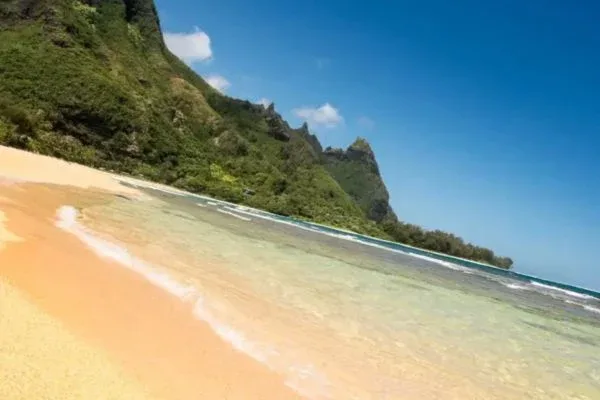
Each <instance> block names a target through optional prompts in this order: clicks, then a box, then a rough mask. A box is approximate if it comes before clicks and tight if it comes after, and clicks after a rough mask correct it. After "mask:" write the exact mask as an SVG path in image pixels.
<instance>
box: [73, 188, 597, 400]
mask: <svg viewBox="0 0 600 400" xmlns="http://www.w3.org/2000/svg"><path fill="white" fill-rule="evenodd" d="M197 203H200V205H198V204H197ZM224 211H225V212H224ZM82 223H83V225H85V226H86V227H88V228H89V229H91V230H93V232H94V234H95V235H97V236H98V237H100V238H103V240H104V241H105V242H103V243H107V242H110V243H113V244H119V246H121V247H123V248H126V249H128V251H129V253H128V254H129V256H130V258H127V259H122V260H121V262H124V263H125V264H127V263H131V264H132V265H133V264H134V263H135V266H136V267H137V268H138V272H140V273H145V274H152V276H154V278H153V279H155V280H156V281H157V282H159V281H160V282H163V283H164V282H167V283H164V286H163V288H165V290H171V289H172V290H171V291H172V293H174V294H176V295H178V296H180V297H181V298H182V301H190V293H193V298H192V300H191V301H192V302H193V311H194V313H195V315H196V317H198V318H200V319H203V320H205V321H207V322H208V323H209V324H210V325H211V326H212V327H213V328H214V329H215V330H216V331H217V333H218V334H219V335H221V336H222V337H223V338H224V339H225V340H228V341H229V342H230V343H232V345H234V346H235V347H236V348H238V349H239V350H240V351H244V352H246V353H247V354H249V355H250V356H252V357H254V358H256V359H258V360H260V361H261V362H263V363H264V364H265V365H267V366H269V367H270V368H272V369H274V370H275V371H277V372H279V373H280V374H281V376H282V379H284V380H285V381H286V383H287V384H288V385H290V386H291V387H293V388H295V389H296V390H298V391H299V392H300V393H302V394H304V395H306V397H309V398H314V399H327V398H333V399H399V398H402V399H598V398H600V313H599V312H600V301H598V300H597V299H595V298H593V297H590V296H587V295H581V294H579V293H570V292H568V291H560V290H556V289H555V288H552V287H542V286H540V284H539V283H538V284H537V285H534V284H531V283H528V282H523V281H521V280H512V279H510V278H509V277H505V276H497V275H493V274H487V273H484V272H481V271H475V270H469V269H465V268H463V267H459V266H456V265H453V264H449V263H445V264H444V263H439V262H438V263H434V262H431V260H427V259H423V258H418V257H414V256H409V255H406V254H402V253H399V252H390V251H387V250H383V249H379V248H376V247H373V246H365V245H363V244H360V243H356V242H355V241H350V240H342V239H340V238H336V237H331V236H326V235H323V234H320V233H316V232H312V231H309V230H306V229H298V228H297V227H294V226H290V225H287V224H280V223H276V222H272V221H268V220H265V219H262V218H257V217H255V216H252V215H250V214H245V213H240V212H235V209H227V208H225V207H220V206H218V205H216V203H213V202H206V201H200V200H192V199H186V198H182V197H175V196H169V195H166V194H162V195H158V198H156V199H154V200H152V201H131V200H127V199H123V198H117V197H115V199H114V201H113V202H111V203H109V204H104V205H101V206H93V207H90V208H87V209H85V210H83V213H82ZM90 232H92V231H87V233H88V234H90ZM99 246H101V244H100V245H99ZM108 251H110V249H108ZM112 251H113V253H114V251H115V250H114V248H113V249H112ZM134 259H135V260H137V261H132V260H134ZM123 260H125V261H123ZM128 260H129V261H128ZM130 267H131V265H130ZM160 282H159V283H160ZM190 290H191V291H192V292H190Z"/></svg>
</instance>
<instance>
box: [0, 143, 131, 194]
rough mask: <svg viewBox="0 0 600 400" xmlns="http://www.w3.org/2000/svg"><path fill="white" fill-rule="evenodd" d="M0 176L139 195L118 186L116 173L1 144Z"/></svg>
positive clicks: (129, 189)
mask: <svg viewBox="0 0 600 400" xmlns="http://www.w3.org/2000/svg"><path fill="white" fill-rule="evenodd" d="M0 176H2V177H4V178H8V179H15V180H21V181H27V182H39V183H54V184H59V185H70V186H76V187H80V188H90V187H94V188H98V189H103V190H106V191H110V192H114V193H123V194H131V195H139V192H138V191H137V190H135V189H131V188H128V187H126V186H123V185H121V184H120V183H119V182H118V181H117V180H116V179H115V175H113V174H109V173H108V172H103V171H99V170H96V169H93V168H89V167H85V166H83V165H79V164H75V163H70V162H67V161H62V160H58V159H56V158H52V157H47V156H42V155H39V154H33V153H28V152H26V151H23V150H17V149H13V148H10V147H4V146H0Z"/></svg>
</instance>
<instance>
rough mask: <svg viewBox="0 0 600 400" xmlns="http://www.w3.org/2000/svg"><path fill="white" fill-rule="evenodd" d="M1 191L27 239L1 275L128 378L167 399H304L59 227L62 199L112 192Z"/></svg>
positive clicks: (183, 308) (182, 307) (14, 246)
mask: <svg viewBox="0 0 600 400" xmlns="http://www.w3.org/2000/svg"><path fill="white" fill-rule="evenodd" d="M0 173H2V170H1V169H0ZM0 192H1V194H2V196H1V197H0V210H2V211H3V214H5V217H6V221H5V222H4V224H3V226H4V227H5V229H4V231H7V232H10V235H12V236H11V237H16V236H18V237H20V238H22V240H21V241H18V242H5V244H6V246H5V248H4V249H3V250H1V251H0V283H2V284H3V285H6V284H7V285H10V287H14V288H15V290H16V291H18V292H19V293H23V295H24V296H25V297H26V298H28V301H29V302H30V303H31V304H32V305H33V306H34V307H36V308H37V309H39V310H42V312H43V313H45V314H46V315H47V316H49V317H51V318H53V319H55V320H57V321H60V323H61V324H63V325H64V326H65V327H66V329H67V331H68V332H70V333H71V334H73V335H74V336H75V337H77V338H78V339H81V340H83V341H84V342H85V343H87V344H88V345H90V346H92V347H93V348H97V349H100V350H101V351H106V352H108V354H110V356H111V357H112V358H113V359H114V360H115V362H116V366H115V368H121V369H122V370H124V371H126V373H127V379H129V380H132V381H140V382H143V383H144V387H145V388H147V389H148V390H149V392H150V393H152V394H154V395H156V396H157V397H158V398H164V399H177V400H179V399H182V400H183V399H190V398H198V396H201V397H202V398H228V399H240V400H241V399H300V396H299V395H297V394H296V393H295V392H293V391H292V389H290V388H288V387H287V386H285V384H284V379H283V377H282V376H279V375H277V374H276V373H274V372H272V371H270V370H269V369H268V367H266V366H265V365H262V364H260V363H258V362H257V361H255V360H253V359H251V358H250V357H249V356H247V355H246V354H243V353H241V352H239V351H237V350H235V349H234V348H233V347H232V346H231V345H230V344H229V343H227V342H225V341H223V340H222V339H221V338H219V337H218V336H217V334H216V333H215V332H214V331H213V330H212V329H211V328H210V327H209V326H208V324H206V323H204V322H202V321H200V320H197V319H195V318H194V317H193V315H192V313H191V310H190V307H189V305H187V304H184V303H183V302H181V301H180V300H179V299H176V298H175V297H174V296H172V295H170V294H168V293H166V292H164V291H163V290H161V289H159V288H157V287H155V286H153V285H152V284H151V283H149V282H148V281H147V280H145V279H144V278H143V277H141V276H139V275H138V274H136V273H135V272H132V271H129V270H127V269H126V268H123V267H122V266H120V265H117V264H115V263H114V262H110V261H108V260H105V259H102V258H100V257H98V256H97V255H96V254H94V253H93V251H92V250H91V249H88V248H87V247H86V246H85V245H84V244H83V243H81V242H80V241H79V239H77V238H76V237H75V236H74V235H72V234H69V233H67V232H64V231H62V230H61V229H59V228H58V227H56V226H55V219H56V215H55V214H56V211H57V210H58V208H59V207H60V206H62V205H65V204H73V205H76V206H77V205H82V204H93V203H94V202H98V201H106V196H111V195H110V194H106V193H102V192H98V191H96V192H94V191H91V190H89V189H85V190H82V189H81V188H68V187H60V186H56V185H40V184H35V183H13V184H10V185H8V186H6V185H4V186H0ZM113 193H114V192H113ZM4 236H7V237H8V235H4ZM3 239H4V238H3ZM0 301H3V300H0ZM15 345H18V343H15ZM51 345H52V344H51V343H50V346H51ZM72 367H74V368H77V365H73V366H72ZM0 368H2V365H1V364H0ZM32 368H33V366H32ZM30 384H31V385H32V387H31V389H35V387H36V383H35V382H30ZM0 393H2V392H1V391H0ZM17 398H18V397H17ZM60 398H63V397H60ZM64 398H68V396H67V395H66V394H65V397H64ZM128 398H129V397H128Z"/></svg>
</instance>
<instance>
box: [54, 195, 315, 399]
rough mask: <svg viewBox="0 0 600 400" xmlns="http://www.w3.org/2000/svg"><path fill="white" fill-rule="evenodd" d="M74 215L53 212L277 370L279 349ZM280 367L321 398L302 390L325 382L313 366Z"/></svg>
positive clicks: (67, 210) (60, 223) (101, 251)
mask: <svg viewBox="0 0 600 400" xmlns="http://www.w3.org/2000/svg"><path fill="white" fill-rule="evenodd" d="M77 217H78V212H77V210H76V209H75V208H74V207H72V206H62V207H60V208H59V209H58V211H57V219H56V226H57V227H59V228H61V229H63V230H65V231H66V232H69V233H71V234H73V235H75V236H76V237H77V238H79V240H81V241H82V242H83V243H84V244H86V245H87V246H88V247H89V248H90V249H92V250H93V251H94V252H95V253H96V254H98V255H99V256H100V257H103V258H106V259H109V260H111V261H115V262H117V263H119V264H120V265H122V266H124V267H126V268H128V269H130V270H132V271H134V272H136V273H138V274H140V275H142V276H143V277H144V278H146V279H147V280H148V281H149V282H150V283H152V284H153V285H155V286H157V287H159V288H160V289H162V290H165V291H166V292H167V293H170V294H172V295H174V296H176V297H177V298H178V299H180V300H181V301H183V302H186V303H189V304H191V305H193V311H192V312H193V315H194V317H195V318H197V319H199V320H202V321H204V322H206V323H207V324H208V325H209V326H210V327H211V329H212V330H213V331H214V332H215V333H216V334H217V335H218V336H220V337H221V338H222V339H223V340H225V341H227V342H228V343H230V344H231V345H232V346H233V347H234V348H235V349H237V350H238V351H240V352H243V353H245V354H247V355H248V356H250V357H252V358H254V359H255V360H257V361H259V362H261V363H263V364H264V365H266V366H267V367H269V368H271V369H273V370H274V371H276V370H277V368H276V367H274V365H273V363H274V361H275V360H280V358H281V357H280V354H279V352H277V351H276V350H275V349H273V348H271V347H269V346H267V345H264V344H262V343H258V342H256V341H252V340H250V339H249V338H247V337H246V335H244V334H243V333H242V332H240V331H238V330H235V329H234V328H232V327H230V326H228V325H227V324H224V323H222V322H221V321H219V319H218V318H217V317H215V314H214V313H213V312H211V308H210V307H209V305H208V304H207V302H206V301H205V299H204V298H203V297H202V295H201V294H200V292H199V291H198V290H196V289H195V288H194V287H192V286H190V285H185V284H183V283H181V282H178V281H177V280H176V279H174V278H172V277H171V276H170V275H169V274H167V273H165V272H161V271H160V270H159V269H158V268H156V267H154V266H152V265H150V264H148V263H146V262H144V261H143V260H141V259H139V258H136V257H135V256H133V255H132V254H130V253H129V251H128V250H127V249H126V248H124V247H121V246H119V245H117V244H114V243H111V242H109V241H107V240H104V239H101V238H99V237H97V236H96V235H95V234H94V233H93V232H92V231H91V230H89V229H88V228H87V227H85V226H84V225H82V224H80V223H79V222H78V220H77ZM278 363H279V364H280V363H281V361H278ZM283 369H285V373H286V375H287V380H286V384H288V386H290V388H292V389H293V390H296V391H298V392H299V393H300V394H301V395H303V396H306V397H308V398H322V396H323V393H322V392H319V393H317V391H314V392H312V393H311V392H308V391H307V390H306V388H307V387H314V388H316V387H319V388H320V387H323V384H322V382H326V381H327V380H326V378H325V377H324V376H322V375H320V374H318V373H317V372H316V371H315V370H314V367H312V366H311V365H308V366H300V367H296V366H295V364H291V365H289V366H287V367H284V368H283ZM298 371H311V377H312V378H311V379H314V382H312V383H310V384H309V383H308V382H307V380H308V379H309V378H310V377H307V376H304V375H302V374H301V375H298V376H297V374H298ZM300 381H301V382H303V385H301V386H300V387H296V386H295V385H294V384H293V383H296V382H300Z"/></svg>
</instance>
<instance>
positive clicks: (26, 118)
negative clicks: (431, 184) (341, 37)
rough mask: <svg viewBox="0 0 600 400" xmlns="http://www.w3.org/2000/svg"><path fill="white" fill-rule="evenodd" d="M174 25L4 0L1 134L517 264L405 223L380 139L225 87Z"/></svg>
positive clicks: (74, 4) (132, 13)
mask: <svg viewBox="0 0 600 400" xmlns="http://www.w3.org/2000/svg"><path fill="white" fill-rule="evenodd" d="M160 32H161V29H160V23H159V20H158V17H157V13H156V9H155V6H154V3H153V1H152V0H85V1H77V0H52V1H50V0H0V143H2V144H6V145H9V146H14V147H18V148H22V149H26V150H29V151H34V152H38V153H43V154H48V155H52V156H55V157H60V158H63V159H67V160H70V161H75V162H79V163H83V164H87V165H91V166H94V167H103V168H106V169H110V170H115V171H119V172H122V173H128V174H132V175H135V176H141V177H144V178H146V179H150V180H154V181H158V182H162V183H166V184H170V185H173V186H176V187H179V188H182V189H185V190H189V191H192V192H198V193H204V194H208V195H211V196H215V197H217V198H221V199H224V200H228V201H233V202H238V203H244V204H247V205H250V206H253V207H257V208H262V209H265V210H268V211H271V212H275V213H278V214H282V215H288V216H294V217H298V218H303V219H307V220H312V221H315V222H319V223H323V224H328V225H333V226H337V227H340V228H344V229H350V230H354V231H357V232H360V233H365V234H369V235H373V236H379V237H382V238H386V239H391V238H394V239H396V240H400V241H403V242H405V243H408V244H413V245H416V246H420V247H426V248H430V249H433V250H439V251H443V252H447V253H449V254H453V255H458V256H466V257H469V258H473V259H477V260H482V261H485V262H489V263H493V264H496V265H500V266H503V267H509V266H510V263H508V260H505V261H506V262H504V261H503V262H500V261H499V260H500V259H498V258H496V257H495V256H494V255H493V253H491V251H489V250H487V249H479V248H477V247H474V246H470V245H465V244H464V243H462V241H460V240H459V239H458V238H456V237H454V236H452V235H447V234H443V233H441V232H439V233H436V232H424V231H422V230H419V229H420V228H418V227H414V226H412V225H405V224H402V223H399V222H398V221H397V218H396V216H395V215H394V213H393V211H392V209H391V208H390V206H389V204H388V198H389V196H388V193H387V190H386V188H385V185H384V183H383V181H382V180H381V178H380V176H379V170H378V168H377V163H376V162H375V157H374V155H373V152H372V150H371V149H370V147H369V145H368V143H367V142H366V141H364V140H359V141H357V142H356V143H355V144H353V145H352V146H351V147H350V148H349V149H348V150H347V151H346V152H343V151H341V150H331V149H329V150H327V151H325V152H323V151H322V148H321V145H320V143H319V142H318V140H317V139H316V137H315V136H314V135H311V134H310V133H309V131H308V127H307V126H306V125H303V126H302V127H301V128H299V129H292V128H290V127H289V125H288V124H287V123H286V122H285V121H284V120H283V119H282V118H281V116H280V115H279V114H278V113H277V112H276V111H275V107H274V106H273V105H271V106H270V107H268V108H265V107H263V106H261V105H257V104H252V103H250V102H248V101H242V100H237V99H233V98H230V97H227V96H224V95H222V94H220V93H218V92H217V91H215V90H214V89H212V88H211V87H210V86H209V85H208V84H207V83H206V82H205V81H204V80H203V79H202V78H200V77H199V76H198V75H196V74H195V73H194V72H193V71H192V70H191V69H190V68H188V67H187V66H186V65H185V64H184V63H182V62H181V61H180V60H179V59H177V58H176V57H175V56H173V55H172V54H171V53H170V52H169V51H168V50H167V49H166V47H165V46H164V42H163V39H162V36H161V34H160ZM249 193H252V195H250V194H249ZM419 232H420V233H419ZM444 235H445V236H444ZM422 237H426V238H429V239H427V240H425V239H422ZM434 238H435V240H434ZM457 243H458V244H457ZM460 243H462V244H460ZM469 246H470V247H469ZM457 249H459V250H457ZM460 249H462V250H460ZM464 249H472V251H471V252H468V251H465V250H464Z"/></svg>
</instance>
